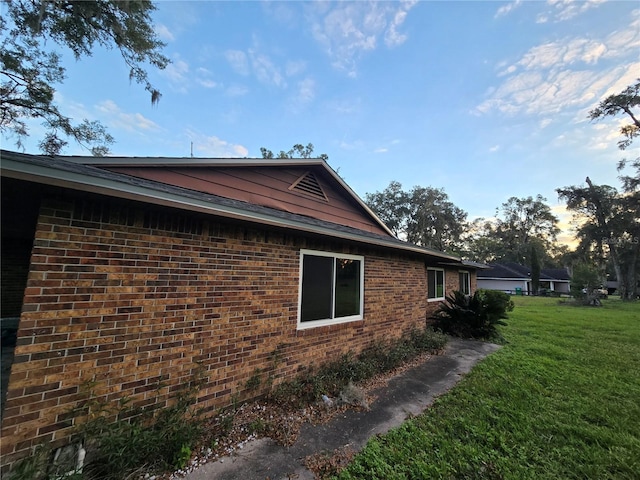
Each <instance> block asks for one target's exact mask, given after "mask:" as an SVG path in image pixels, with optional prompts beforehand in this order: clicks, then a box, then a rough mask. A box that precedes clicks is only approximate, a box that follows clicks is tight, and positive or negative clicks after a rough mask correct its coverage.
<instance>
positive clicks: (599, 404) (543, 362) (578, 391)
mask: <svg viewBox="0 0 640 480" xmlns="http://www.w3.org/2000/svg"><path fill="white" fill-rule="evenodd" d="M514 300H515V302H516V308H515V310H514V311H513V312H512V313H511V314H510V318H509V320H507V322H508V324H509V325H508V326H506V327H502V329H501V332H502V333H503V335H504V337H505V338H506V340H507V342H508V343H507V344H506V345H505V346H504V347H503V348H502V349H500V350H499V351H498V352H496V353H495V354H493V355H492V356H490V357H488V358H487V359H486V360H484V361H483V362H482V363H480V364H479V365H477V366H476V367H475V368H474V369H473V371H472V372H471V373H470V374H468V375H467V376H466V377H465V378H464V379H463V380H462V381H461V382H460V383H459V384H458V385H457V386H456V387H455V388H454V389H453V390H451V391H450V392H449V393H447V394H446V395H444V396H442V397H440V398H439V399H438V400H437V401H436V402H435V404H434V405H433V407H432V408H430V409H429V410H428V411H427V412H426V413H424V414H423V415H420V416H419V417H415V418H414V419H412V420H410V421H407V422H406V423H405V424H403V425H402V426H401V427H399V428H397V429H395V430H393V431H391V432H389V433H388V434H387V435H385V436H381V437H377V438H375V439H373V440H371V441H370V442H369V443H368V445H367V446H366V448H365V449H364V450H363V451H362V452H361V453H360V454H359V455H358V456H356V458H355V459H354V461H353V462H352V463H351V464H350V466H349V467H348V468H347V469H346V470H345V471H343V472H342V473H341V475H340V476H339V477H338V478H340V479H342V480H346V479H380V480H382V479H384V480H391V479H431V478H434V479H435V478H445V479H473V478H478V479H480V478H486V479H517V480H522V479H536V480H538V479H554V480H556V479H595V480H604V479H614V478H615V479H632V478H633V479H639V478H640V303H635V304H623V303H622V302H620V301H619V300H617V299H610V300H606V301H604V306H603V307H601V308H593V307H575V306H566V305H560V304H559V301H558V299H550V298H527V297H516V298H514Z"/></svg>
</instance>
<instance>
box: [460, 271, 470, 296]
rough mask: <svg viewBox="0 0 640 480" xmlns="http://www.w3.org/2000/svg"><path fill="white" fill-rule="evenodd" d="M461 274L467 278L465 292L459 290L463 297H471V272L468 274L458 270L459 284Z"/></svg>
mask: <svg viewBox="0 0 640 480" xmlns="http://www.w3.org/2000/svg"><path fill="white" fill-rule="evenodd" d="M463 273H464V274H466V276H467V285H466V287H467V291H466V292H465V291H464V290H460V291H461V292H462V293H464V294H465V295H471V272H469V270H458V283H459V282H460V274H463ZM459 286H460V285H459Z"/></svg>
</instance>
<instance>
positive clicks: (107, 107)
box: [95, 100, 161, 134]
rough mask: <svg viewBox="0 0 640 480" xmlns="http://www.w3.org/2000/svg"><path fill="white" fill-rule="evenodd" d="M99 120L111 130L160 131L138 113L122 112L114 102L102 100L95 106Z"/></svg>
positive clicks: (156, 125) (155, 124) (154, 124)
mask: <svg viewBox="0 0 640 480" xmlns="http://www.w3.org/2000/svg"><path fill="white" fill-rule="evenodd" d="M95 108H96V110H97V112H98V113H99V114H100V117H101V118H100V120H101V121H103V122H104V123H106V124H107V125H108V126H110V127H112V128H119V129H122V130H126V131H128V132H135V133H139V134H140V133H142V132H145V131H147V132H151V131H158V130H161V128H160V126H159V125H158V124H157V123H155V122H154V121H152V120H149V119H148V118H146V117H145V116H144V115H142V114H140V113H127V112H124V111H123V110H122V109H121V108H120V107H119V106H118V105H117V104H116V103H115V102H114V101H112V100H104V101H102V102H100V103H99V104H97V105H96V107H95Z"/></svg>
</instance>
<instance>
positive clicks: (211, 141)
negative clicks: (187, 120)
mask: <svg viewBox="0 0 640 480" xmlns="http://www.w3.org/2000/svg"><path fill="white" fill-rule="evenodd" d="M186 134H187V137H188V138H189V139H190V141H191V142H193V151H194V155H196V156H198V157H213V158H237V157H241V158H242V157H246V156H247V155H248V154H249V150H248V149H247V148H246V147H245V146H243V145H239V144H233V143H229V142H227V141H226V140H221V139H220V138H218V137H216V136H215V135H205V134H202V133H200V132H195V131H193V130H187V131H186Z"/></svg>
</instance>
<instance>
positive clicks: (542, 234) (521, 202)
mask: <svg viewBox="0 0 640 480" xmlns="http://www.w3.org/2000/svg"><path fill="white" fill-rule="evenodd" d="M546 200H547V199H546V198H544V197H542V196H541V195H537V196H536V197H535V198H534V197H526V198H517V197H511V198H509V199H508V200H507V201H506V202H504V203H503V204H502V205H501V206H500V207H498V208H497V209H496V219H495V220H487V219H484V218H479V219H476V220H474V221H473V222H472V223H471V224H470V227H469V231H468V233H467V234H466V235H465V238H464V243H465V251H466V255H467V256H468V257H469V258H471V259H473V260H475V261H478V262H485V263H487V262H501V261H502V262H516V263H520V264H524V265H531V264H532V258H531V254H532V247H533V246H535V249H536V254H537V255H538V258H539V262H540V264H541V265H542V264H545V265H547V264H548V265H555V264H556V260H554V258H553V257H556V256H557V257H560V256H561V255H562V254H563V253H564V252H563V251H562V250H561V249H560V250H558V246H557V243H556V238H557V235H558V233H559V231H560V230H559V228H558V227H557V224H558V218H557V217H556V216H555V215H554V214H553V213H552V212H551V209H550V208H549V206H548V205H547V204H546V203H545V202H546Z"/></svg>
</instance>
